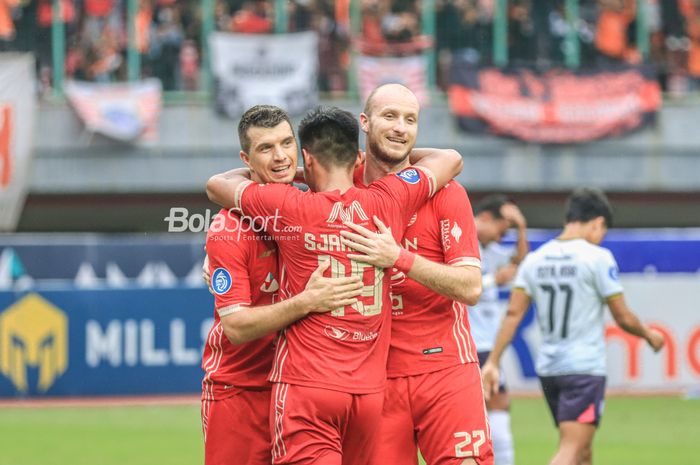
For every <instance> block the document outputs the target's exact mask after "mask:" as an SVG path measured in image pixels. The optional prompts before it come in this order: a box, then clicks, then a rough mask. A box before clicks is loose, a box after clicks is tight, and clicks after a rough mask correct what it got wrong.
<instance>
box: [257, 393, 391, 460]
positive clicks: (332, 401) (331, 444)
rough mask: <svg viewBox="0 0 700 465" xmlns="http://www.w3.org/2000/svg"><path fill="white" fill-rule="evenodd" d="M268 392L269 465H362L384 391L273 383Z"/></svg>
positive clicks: (374, 432)
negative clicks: (270, 437) (368, 391)
mask: <svg viewBox="0 0 700 465" xmlns="http://www.w3.org/2000/svg"><path fill="white" fill-rule="evenodd" d="M272 395H273V398H272V403H271V404H270V431H271V432H272V460H273V461H272V463H274V464H294V465H311V464H313V465H367V463H368V462H369V457H370V453H371V450H372V448H373V446H374V443H375V442H376V440H377V435H376V433H377V426H378V425H379V419H380V416H381V413H382V401H383V397H384V393H382V392H378V393H375V394H348V393H345V392H338V391H332V390H330V389H320V388H312V387H304V386H298V385H295V384H286V383H277V384H274V386H273V388H272Z"/></svg>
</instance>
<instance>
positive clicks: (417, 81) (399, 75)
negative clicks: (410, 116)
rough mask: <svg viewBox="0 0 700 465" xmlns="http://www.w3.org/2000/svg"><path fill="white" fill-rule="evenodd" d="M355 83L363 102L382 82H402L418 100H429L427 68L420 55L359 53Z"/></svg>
mask: <svg viewBox="0 0 700 465" xmlns="http://www.w3.org/2000/svg"><path fill="white" fill-rule="evenodd" d="M356 69H357V83H358V85H359V89H360V97H361V98H362V101H363V102H364V101H365V100H367V97H369V94H370V93H371V92H372V90H374V89H375V88H376V87H378V86H381V85H383V84H389V83H397V84H403V85H404V86H406V87H408V88H409V89H411V90H412V91H413V93H414V94H416V97H417V98H418V102H419V103H420V104H421V105H425V104H427V103H429V102H430V92H429V91H428V70H427V66H426V63H425V58H424V57H423V56H422V55H412V56H405V57H371V56H364V55H360V56H358V57H357V61H356Z"/></svg>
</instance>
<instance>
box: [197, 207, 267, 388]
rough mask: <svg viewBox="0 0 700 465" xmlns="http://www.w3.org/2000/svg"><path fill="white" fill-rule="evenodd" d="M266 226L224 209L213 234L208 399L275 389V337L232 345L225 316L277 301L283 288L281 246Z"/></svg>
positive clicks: (206, 359) (213, 225)
mask: <svg viewBox="0 0 700 465" xmlns="http://www.w3.org/2000/svg"><path fill="white" fill-rule="evenodd" d="M255 230H257V231H260V228H257V227H255V226H254V225H252V224H251V223H250V222H249V221H247V220H244V219H242V218H241V217H240V216H239V215H238V214H237V213H234V212H232V211H227V210H221V211H220V212H219V214H218V215H216V216H215V217H214V219H213V220H212V223H211V226H210V227H209V231H208V233H207V254H208V255H209V273H210V274H211V281H212V289H213V290H214V300H215V307H216V312H214V313H215V314H214V325H213V326H212V328H211V330H210V331H209V335H208V336H207V342H206V344H205V345H204V355H203V357H202V369H203V370H204V372H205V375H204V380H203V381H202V398H203V399H206V400H219V399H222V398H225V397H228V396H229V395H231V393H235V391H236V390H235V389H232V388H233V387H245V388H270V383H269V382H268V381H267V376H268V374H269V373H270V368H271V367H272V359H273V355H274V345H273V341H274V338H275V335H272V334H271V335H269V336H265V337H262V338H260V339H257V340H255V341H250V342H247V343H245V344H237V345H234V344H231V342H229V340H228V339H227V338H226V336H225V335H224V331H223V328H222V326H221V317H223V316H226V315H228V314H230V313H232V312H235V311H238V310H240V309H241V308H242V307H249V306H250V307H258V306H264V305H270V304H272V303H273V302H274V301H275V299H276V294H277V291H278V289H279V283H278V279H277V247H276V246H275V243H274V242H272V240H271V239H270V237H269V236H267V235H265V234H264V232H263V233H262V234H261V233H259V232H255Z"/></svg>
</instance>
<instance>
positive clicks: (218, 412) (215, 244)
mask: <svg viewBox="0 0 700 465" xmlns="http://www.w3.org/2000/svg"><path fill="white" fill-rule="evenodd" d="M238 132H239V138H240V141H241V148H242V151H241V154H240V155H241V158H242V159H243V161H244V162H245V163H246V165H248V166H249V167H250V170H251V177H252V178H253V179H254V180H255V181H257V182H272V183H274V182H278V183H284V184H289V183H291V182H292V179H293V177H294V174H295V172H296V163H297V143H296V139H295V137H294V133H293V132H292V127H291V125H290V122H289V117H288V116H287V114H286V113H285V112H284V111H283V110H281V109H279V108H277V107H272V106H267V105H261V106H256V107H253V108H251V109H250V110H248V111H247V112H246V113H245V114H244V115H243V117H242V118H241V121H240V123H239V125H238ZM256 230H257V231H260V230H259V228H255V227H254V225H253V224H252V223H251V221H250V219H246V218H244V217H242V216H240V215H238V214H236V213H234V212H232V211H227V210H222V211H221V212H220V213H219V215H218V216H216V217H215V219H214V221H213V222H212V225H211V227H210V229H209V232H208V234H207V254H208V257H209V264H208V266H207V270H206V273H207V274H209V275H210V276H212V277H213V278H212V282H211V289H212V292H213V294H214V296H215V307H216V312H215V315H214V316H215V319H214V324H213V326H212V328H211V330H210V331H209V335H208V336H207V341H206V344H205V346H204V356H203V358H202V368H203V370H204V372H205V376H204V380H203V381H202V427H203V431H204V452H205V464H206V465H228V464H231V463H237V464H241V465H269V464H270V462H271V460H272V456H271V453H270V441H271V439H270V427H269V419H268V413H269V405H270V392H271V385H270V383H269V382H268V381H267V376H268V375H269V373H270V369H271V368H272V357H273V354H274V347H273V337H274V336H273V333H274V332H276V331H278V330H279V329H281V328H284V327H286V326H287V325H289V324H290V323H292V322H293V321H296V320H297V319H299V318H302V317H304V316H305V315H307V314H308V313H309V312H318V311H329V310H332V309H333V308H335V307H337V306H338V305H339V304H352V303H355V302H356V301H357V299H356V297H357V295H358V294H359V292H360V289H361V288H362V283H361V280H360V279H359V278H358V277H354V276H353V277H342V278H324V277H323V276H322V272H323V271H325V270H326V269H327V268H328V267H329V266H330V263H329V262H326V263H324V264H322V265H320V266H319V268H318V269H317V270H316V271H315V272H314V273H313V274H312V275H311V278H310V280H309V282H308V284H307V285H306V289H305V290H304V291H303V292H301V293H300V294H299V295H297V296H295V297H293V298H291V299H289V300H285V301H283V302H275V301H276V300H279V299H276V298H275V297H276V296H277V292H278V288H279V284H278V282H279V277H278V273H277V247H276V246H275V244H274V242H272V240H271V239H270V238H269V237H266V236H265V234H264V233H260V232H256Z"/></svg>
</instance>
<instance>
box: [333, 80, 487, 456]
mask: <svg viewBox="0 0 700 465" xmlns="http://www.w3.org/2000/svg"><path fill="white" fill-rule="evenodd" d="M419 110H420V107H419V105H418V101H417V99H416V97H415V95H413V93H412V92H411V91H410V90H409V89H407V88H406V87H404V86H402V85H399V84H387V85H383V86H380V87H378V88H377V89H375V90H374V91H373V92H372V94H371V95H370V97H369V98H368V101H367V103H366V105H365V111H364V112H363V113H362V114H361V115H360V123H361V126H362V130H363V131H364V132H365V133H366V135H367V145H366V161H365V164H364V165H363V167H362V169H360V170H358V171H357V173H356V177H355V182H356V184H357V185H368V186H370V187H371V186H373V185H374V184H373V183H375V182H376V180H377V179H381V177H382V176H385V175H386V174H388V173H393V172H397V171H401V170H403V169H406V168H407V167H409V166H410V163H411V161H412V160H411V159H409V158H410V157H409V154H411V155H412V156H413V155H415V153H416V152H418V153H420V151H416V150H414V151H413V152H411V149H412V148H413V145H414V143H415V140H416V135H417V131H418V115H419ZM350 227H351V228H352V229H353V230H354V232H353V233H346V232H343V233H341V234H343V236H344V244H346V245H348V246H349V247H352V248H353V249H355V250H356V251H357V252H358V255H352V256H351V258H353V259H356V260H358V261H362V262H367V263H371V264H373V265H375V266H386V265H389V264H391V263H392V262H393V261H394V260H395V259H396V257H397V256H399V255H400V254H404V253H407V251H410V252H411V253H413V252H415V254H416V258H415V263H414V265H413V267H412V268H411V269H410V271H409V272H408V273H406V272H399V273H396V274H395V275H394V276H393V278H392V291H391V292H392V302H393V305H392V311H393V319H392V331H391V347H390V350H389V360H388V364H387V376H388V378H389V380H388V384H387V390H386V392H385V396H384V410H383V412H382V419H381V423H380V427H379V433H378V434H379V436H380V437H381V438H382V440H381V442H380V443H379V444H378V446H377V448H376V449H375V453H374V455H373V457H372V460H371V461H370V462H369V463H370V464H372V465H383V464H386V463H392V464H402V465H403V464H417V463H418V451H417V449H418V448H420V451H421V453H422V454H423V457H425V459H426V462H427V463H428V464H430V465H446V464H459V465H462V464H465V465H466V464H475V463H477V464H479V465H486V464H491V463H493V451H492V446H491V437H490V430H489V426H488V421H487V418H486V409H485V406H484V398H483V392H482V387H481V376H480V372H479V365H478V358H477V353H476V348H475V346H474V343H473V340H472V337H471V334H470V329H469V318H468V315H467V308H466V305H474V304H475V303H476V302H477V301H478V299H479V295H480V294H481V270H480V260H479V248H478V242H477V237H476V230H475V225H474V218H473V215H472V209H471V205H470V202H469V197H468V196H467V192H466V191H465V189H464V188H463V187H462V186H461V185H460V184H459V183H457V182H455V181H452V182H450V183H449V184H447V186H446V187H445V188H444V189H442V190H441V191H439V192H438V193H437V194H436V195H435V197H433V198H432V199H431V200H430V201H429V202H428V203H427V204H426V205H424V206H423V207H422V208H421V209H420V210H418V212H417V213H416V214H415V215H414V216H413V217H412V218H411V222H410V224H409V226H408V228H407V229H406V231H405V234H404V237H403V239H402V241H401V242H400V244H401V246H402V247H399V246H398V245H397V244H396V241H395V240H394V238H393V237H392V234H391V232H390V231H389V230H388V229H387V228H386V227H384V225H382V224H378V227H379V228H380V232H381V234H379V235H377V234H374V233H373V232H372V231H369V230H367V229H366V228H361V227H358V226H353V225H350ZM465 304H466V305H465Z"/></svg>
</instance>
